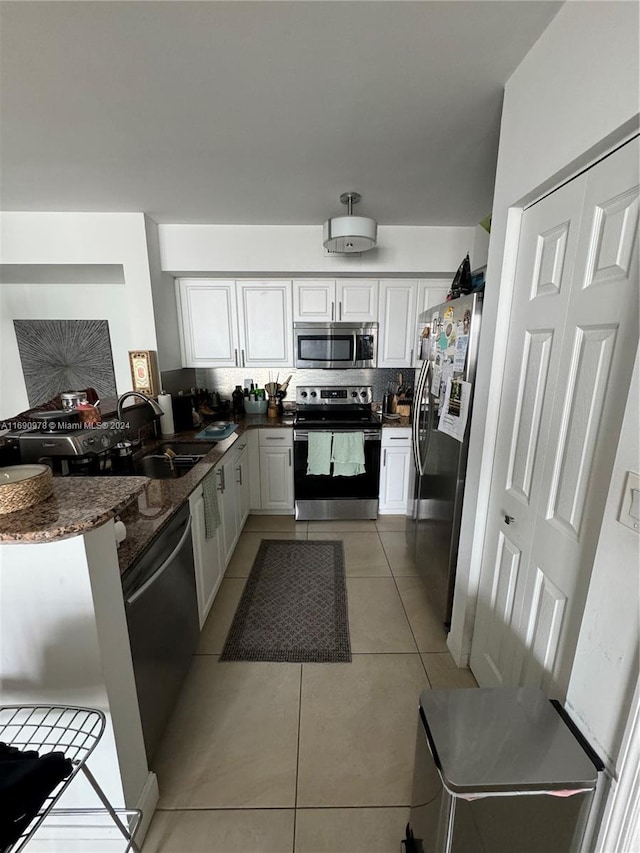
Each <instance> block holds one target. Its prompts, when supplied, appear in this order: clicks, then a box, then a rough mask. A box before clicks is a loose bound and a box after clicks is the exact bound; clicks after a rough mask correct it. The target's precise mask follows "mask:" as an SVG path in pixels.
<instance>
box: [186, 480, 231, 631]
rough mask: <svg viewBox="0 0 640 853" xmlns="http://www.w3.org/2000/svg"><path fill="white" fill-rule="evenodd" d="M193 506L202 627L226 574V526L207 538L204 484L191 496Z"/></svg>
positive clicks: (195, 560)
mask: <svg viewBox="0 0 640 853" xmlns="http://www.w3.org/2000/svg"><path fill="white" fill-rule="evenodd" d="M189 508H190V510H191V536H192V539H193V559H194V563H195V570H196V592H197V596H198V616H199V618H200V627H201V628H202V626H203V625H204V622H205V619H206V618H207V615H208V613H209V611H210V610H211V605H212V604H213V600H214V598H215V597H216V593H217V592H218V587H219V586H220V581H221V580H222V575H223V574H224V569H225V566H224V563H223V558H222V547H223V546H222V539H223V536H222V528H221V527H219V528H218V529H217V530H216V532H215V534H214V535H213V536H211V537H210V538H209V539H207V530H206V525H205V520H204V498H203V495H202V486H201V485H200V486H198V487H197V488H196V489H195V490H194V491H193V492H192V493H191V495H190V496H189Z"/></svg>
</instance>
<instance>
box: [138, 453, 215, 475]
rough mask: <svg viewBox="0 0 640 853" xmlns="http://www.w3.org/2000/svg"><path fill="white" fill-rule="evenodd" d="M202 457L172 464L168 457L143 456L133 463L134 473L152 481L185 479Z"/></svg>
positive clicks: (187, 458)
mask: <svg viewBox="0 0 640 853" xmlns="http://www.w3.org/2000/svg"><path fill="white" fill-rule="evenodd" d="M200 458H201V457H182V459H180V460H179V461H178V460H177V459H174V460H173V462H171V461H170V460H169V459H167V457H166V456H143V457H142V459H138V460H136V461H135V462H134V463H133V472H134V474H136V475H137V476H139V477H151V479H152V480H176V479H177V478H178V477H184V475H185V474H188V473H189V471H191V469H192V468H193V467H194V465H197V463H198V461H199V459H200Z"/></svg>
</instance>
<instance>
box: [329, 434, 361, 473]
mask: <svg viewBox="0 0 640 853" xmlns="http://www.w3.org/2000/svg"><path fill="white" fill-rule="evenodd" d="M331 461H332V462H333V476H334V477H355V476H356V475H357V474H364V433H363V432H334V434H333V452H332V454H331Z"/></svg>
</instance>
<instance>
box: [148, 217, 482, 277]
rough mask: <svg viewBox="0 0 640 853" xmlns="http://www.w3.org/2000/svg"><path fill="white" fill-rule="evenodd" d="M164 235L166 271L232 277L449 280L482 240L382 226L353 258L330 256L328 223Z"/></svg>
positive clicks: (187, 229)
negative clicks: (325, 239)
mask: <svg viewBox="0 0 640 853" xmlns="http://www.w3.org/2000/svg"><path fill="white" fill-rule="evenodd" d="M158 231H159V234H160V250H161V258H162V269H163V270H165V271H168V272H173V273H175V274H188V273H196V274H197V273H212V274H215V275H230V276H231V277H233V276H234V275H236V274H239V275H242V274H246V273H251V274H254V275H260V274H271V275H273V274H283V273H284V274H292V273H296V274H300V275H304V274H322V275H328V276H331V275H333V274H336V275H344V274H348V273H350V274H356V275H368V274H369V273H375V274H381V275H385V274H386V275H398V274H401V273H411V274H413V275H414V276H415V274H416V273H420V274H421V276H422V275H424V274H425V273H428V274H434V275H435V274H438V275H445V276H447V275H449V274H453V273H454V272H455V271H456V270H457V268H458V266H459V264H460V261H461V260H462V258H463V257H464V256H465V254H466V253H467V252H473V249H474V240H475V238H476V234H475V228H453V227H443V228H426V227H424V228H422V227H400V226H398V227H389V226H387V227H385V226H380V227H379V228H378V246H377V247H376V248H375V249H371V250H370V251H368V252H363V253H362V255H359V256H357V257H349V256H348V255H326V254H325V251H324V249H323V246H322V225H317V226H316V225H298V226H284V225H282V226H267V225H260V226H253V225H159V226H158ZM481 263H484V261H482V262H481ZM472 264H473V258H472ZM478 265H479V264H478Z"/></svg>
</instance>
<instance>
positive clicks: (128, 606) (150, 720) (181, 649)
mask: <svg viewBox="0 0 640 853" xmlns="http://www.w3.org/2000/svg"><path fill="white" fill-rule="evenodd" d="M122 586H123V592H124V601H125V611H126V614H127V625H128V628H129V641H130V644H131V655H132V658H133V671H134V674H135V679H136V689H137V692H138V704H139V706H140V718H141V720H142V733H143V735H144V744H145V749H146V752H147V759H148V761H149V763H151V761H152V759H153V756H154V754H155V751H156V748H157V746H158V742H159V740H160V738H161V736H162V733H163V731H164V728H165V726H166V724H167V721H168V719H169V716H170V714H171V711H172V710H173V707H174V705H175V702H176V699H177V696H178V692H179V690H180V687H181V685H182V682H183V680H184V677H185V675H186V673H187V670H188V669H189V666H190V664H191V659H192V657H193V653H194V651H195V648H196V645H197V642H198V636H199V633H200V628H199V622H198V603H197V598H196V581H195V571H194V563H193V544H192V540H191V515H190V513H189V504H188V503H187V504H186V505H185V506H184V507H183V508H182V509H180V510H178V512H177V513H176V514H175V515H174V516H173V518H172V519H171V520H170V521H169V523H168V524H167V525H166V526H165V527H164V528H163V529H162V530H161V531H160V533H159V534H158V536H156V537H155V539H153V540H152V542H151V544H150V545H149V546H148V547H147V549H146V550H145V551H144V552H143V553H142V554H141V556H140V557H138V559H137V560H136V561H135V563H134V564H133V565H132V566H131V568H129V569H128V570H127V571H126V572H125V575H124V577H123V581H122Z"/></svg>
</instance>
